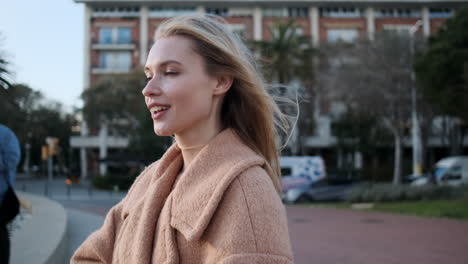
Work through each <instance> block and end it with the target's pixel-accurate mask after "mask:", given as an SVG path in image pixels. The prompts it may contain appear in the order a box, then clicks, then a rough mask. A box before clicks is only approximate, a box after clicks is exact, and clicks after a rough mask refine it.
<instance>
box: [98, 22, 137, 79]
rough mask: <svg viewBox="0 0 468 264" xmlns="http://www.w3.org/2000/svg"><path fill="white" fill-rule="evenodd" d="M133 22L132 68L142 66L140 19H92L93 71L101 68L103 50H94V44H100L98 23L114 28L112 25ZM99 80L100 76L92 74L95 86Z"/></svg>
mask: <svg viewBox="0 0 468 264" xmlns="http://www.w3.org/2000/svg"><path fill="white" fill-rule="evenodd" d="M128 22H131V23H132V24H133V25H132V26H131V27H130V28H131V30H132V41H133V44H135V49H134V50H133V52H132V68H134V67H136V66H138V65H139V64H140V52H139V49H140V19H139V18H115V17H110V18H104V17H98V18H92V19H91V35H90V41H91V51H90V53H91V54H90V63H91V70H92V69H93V68H97V67H99V53H100V51H101V50H94V49H92V45H93V44H97V43H99V28H100V27H99V26H98V25H97V23H109V26H112V23H116V24H118V23H128ZM98 79H99V75H95V74H92V73H91V76H90V83H91V84H95V83H96V82H97V80H98Z"/></svg>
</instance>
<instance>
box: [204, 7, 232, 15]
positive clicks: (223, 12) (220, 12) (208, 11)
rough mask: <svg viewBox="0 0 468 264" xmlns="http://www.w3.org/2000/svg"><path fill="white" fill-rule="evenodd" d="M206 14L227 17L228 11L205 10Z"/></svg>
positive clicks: (219, 9)
mask: <svg viewBox="0 0 468 264" xmlns="http://www.w3.org/2000/svg"><path fill="white" fill-rule="evenodd" d="M206 13H208V14H212V15H217V16H227V15H228V9H227V8H207V9H206Z"/></svg>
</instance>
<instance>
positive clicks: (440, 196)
mask: <svg viewBox="0 0 468 264" xmlns="http://www.w3.org/2000/svg"><path fill="white" fill-rule="evenodd" d="M467 198H468V185H462V186H456V187H454V186H447V185H443V186H437V185H424V186H410V185H392V184H388V183H385V184H370V183H364V184H362V185H360V186H358V187H356V188H354V189H353V190H351V191H350V192H349V193H348V195H347V197H346V201H347V202H352V203H357V202H391V201H405V200H409V201H418V200H455V199H467Z"/></svg>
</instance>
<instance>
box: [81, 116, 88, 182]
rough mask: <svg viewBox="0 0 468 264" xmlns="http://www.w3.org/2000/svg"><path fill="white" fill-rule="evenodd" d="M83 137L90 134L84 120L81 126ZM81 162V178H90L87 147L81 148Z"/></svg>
mask: <svg viewBox="0 0 468 264" xmlns="http://www.w3.org/2000/svg"><path fill="white" fill-rule="evenodd" d="M80 135H81V137H86V136H87V135H88V126H87V124H86V122H85V121H84V120H82V121H81V128H80ZM80 164H81V178H82V179H86V178H88V157H87V155H86V147H81V148H80Z"/></svg>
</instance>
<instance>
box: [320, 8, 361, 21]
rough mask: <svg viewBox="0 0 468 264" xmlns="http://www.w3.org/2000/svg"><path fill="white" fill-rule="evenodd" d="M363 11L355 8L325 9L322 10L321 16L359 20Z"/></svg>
mask: <svg viewBox="0 0 468 264" xmlns="http://www.w3.org/2000/svg"><path fill="white" fill-rule="evenodd" d="M362 13H363V12H362V10H361V9H358V8H355V7H325V8H321V9H320V16H322V17H334V18H358V17H361V16H362Z"/></svg>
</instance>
